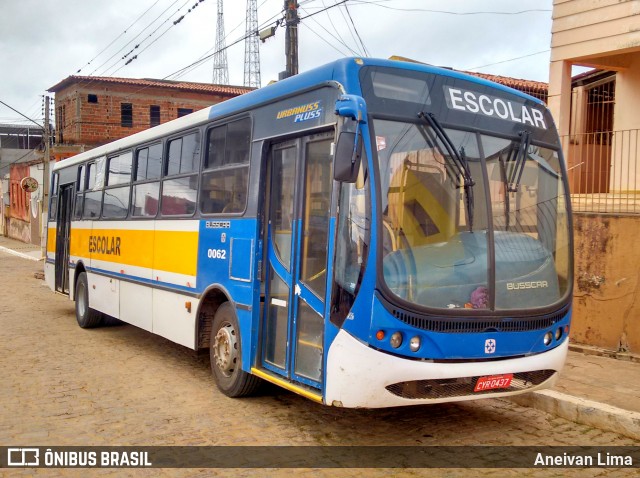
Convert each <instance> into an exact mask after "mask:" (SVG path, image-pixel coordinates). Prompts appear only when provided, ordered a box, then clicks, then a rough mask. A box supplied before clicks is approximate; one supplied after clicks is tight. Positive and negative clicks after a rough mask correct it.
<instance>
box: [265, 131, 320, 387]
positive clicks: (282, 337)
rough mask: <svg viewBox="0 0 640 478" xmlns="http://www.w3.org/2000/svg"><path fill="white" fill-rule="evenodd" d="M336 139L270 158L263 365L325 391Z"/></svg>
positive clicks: (315, 139) (306, 143)
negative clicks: (326, 307) (326, 309)
mask: <svg viewBox="0 0 640 478" xmlns="http://www.w3.org/2000/svg"><path fill="white" fill-rule="evenodd" d="M332 141H333V134H318V135H311V136H305V137H303V138H300V139H297V140H293V141H287V142H285V143H279V144H276V145H273V146H272V148H271V151H270V155H269V165H268V170H269V178H270V181H269V185H268V191H267V204H266V206H267V207H266V211H267V221H266V222H267V226H266V227H267V231H266V238H265V239H266V241H265V244H266V251H267V264H266V276H265V277H266V284H265V285H266V297H265V305H264V311H263V314H262V317H263V324H262V335H261V346H262V366H263V367H264V368H266V369H267V370H269V371H271V372H275V373H277V374H279V375H283V376H285V377H287V378H289V379H291V380H292V381H295V382H299V383H302V384H304V385H307V386H311V387H313V388H316V389H322V363H323V356H324V354H323V352H324V351H323V340H324V315H325V304H326V302H327V301H326V295H327V260H328V257H327V255H328V253H327V251H328V238H329V215H330V206H331V204H330V202H331V187H332V184H333V176H332V171H331V168H332V155H331V144H332Z"/></svg>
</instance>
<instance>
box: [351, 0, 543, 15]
mask: <svg viewBox="0 0 640 478" xmlns="http://www.w3.org/2000/svg"><path fill="white" fill-rule="evenodd" d="M352 5H375V6H376V7H380V8H386V9H388V10H396V11H399V12H427V13H441V14H445V15H522V14H524V13H539V12H547V13H550V12H551V11H552V10H549V9H545V8H531V9H528V10H520V11H517V12H499V11H475V12H452V11H449V10H432V9H428V8H400V7H390V6H388V5H382V4H381V2H374V1H367V0H352Z"/></svg>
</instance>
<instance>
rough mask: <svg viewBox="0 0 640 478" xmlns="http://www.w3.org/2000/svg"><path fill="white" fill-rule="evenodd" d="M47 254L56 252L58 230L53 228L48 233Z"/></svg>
mask: <svg viewBox="0 0 640 478" xmlns="http://www.w3.org/2000/svg"><path fill="white" fill-rule="evenodd" d="M47 252H51V253H55V252H56V228H55V227H51V226H49V228H48V231H47Z"/></svg>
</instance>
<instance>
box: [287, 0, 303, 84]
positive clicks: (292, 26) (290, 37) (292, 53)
mask: <svg viewBox="0 0 640 478" xmlns="http://www.w3.org/2000/svg"><path fill="white" fill-rule="evenodd" d="M284 11H285V24H286V28H287V32H286V36H285V43H286V44H285V55H286V57H287V69H286V71H285V78H288V77H290V76H293V75H297V74H298V23H300V18H299V17H298V1H297V0H284Z"/></svg>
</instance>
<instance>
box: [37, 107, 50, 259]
mask: <svg viewBox="0 0 640 478" xmlns="http://www.w3.org/2000/svg"><path fill="white" fill-rule="evenodd" d="M49 135H50V131H49V97H48V96H45V97H44V135H43V137H44V169H43V171H42V217H41V218H40V219H41V221H40V222H41V224H40V226H41V227H42V233H41V234H40V237H41V240H40V248H41V251H42V257H46V255H47V227H46V224H47V220H48V218H49V161H50V160H51V150H50V149H49V143H50V140H49Z"/></svg>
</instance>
